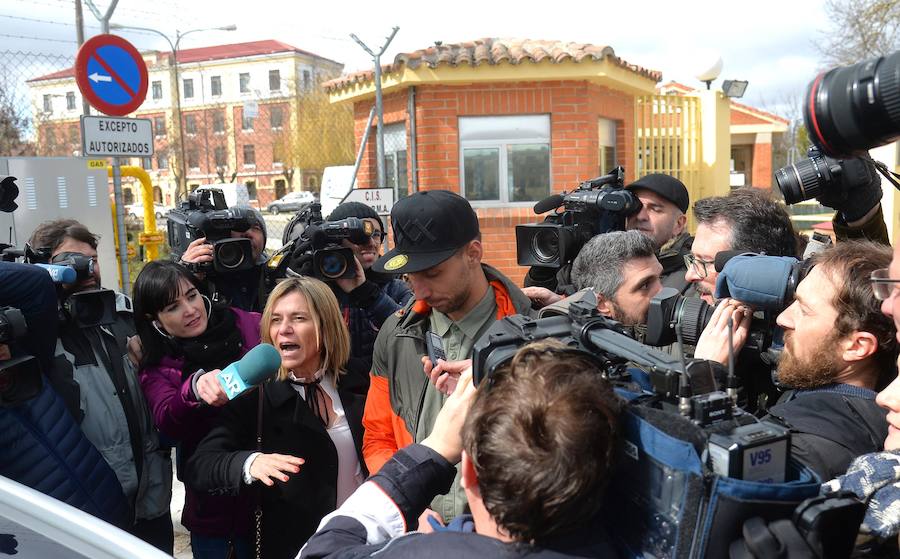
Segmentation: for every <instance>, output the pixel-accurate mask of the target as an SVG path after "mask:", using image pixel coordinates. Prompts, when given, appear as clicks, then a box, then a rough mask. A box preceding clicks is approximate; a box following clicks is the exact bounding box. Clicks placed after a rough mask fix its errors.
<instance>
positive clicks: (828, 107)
mask: <svg viewBox="0 0 900 559" xmlns="http://www.w3.org/2000/svg"><path fill="white" fill-rule="evenodd" d="M803 105H804V106H803V116H804V120H805V122H806V128H807V130H808V131H809V137H810V138H811V139H812V141H813V142H814V143H815V144H816V145H817V146H819V147H820V148H821V149H822V151H823V152H825V153H826V154H827V155H830V156H832V157H852V156H861V155H863V154H864V153H865V152H866V151H867V150H869V149H870V148H873V147H877V146H881V145H884V144H887V143H889V142H891V141H892V140H894V139H896V138H897V137H900V51H897V52H895V53H893V54H890V55H888V56H883V57H881V58H873V59H871V60H864V61H862V62H859V63H857V64H853V65H852V66H845V67H842V68H835V69H833V70H830V71H828V72H824V73H822V74H819V75H818V76H817V77H816V79H815V80H813V82H812V83H811V84H810V85H809V87H808V88H807V90H806V97H805V98H804V104H803Z"/></svg>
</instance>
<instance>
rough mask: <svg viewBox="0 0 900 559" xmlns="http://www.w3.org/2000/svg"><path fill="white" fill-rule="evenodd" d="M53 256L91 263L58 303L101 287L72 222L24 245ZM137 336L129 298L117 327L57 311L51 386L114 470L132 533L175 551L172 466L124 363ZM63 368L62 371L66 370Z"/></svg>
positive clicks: (89, 251)
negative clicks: (131, 515) (130, 511)
mask: <svg viewBox="0 0 900 559" xmlns="http://www.w3.org/2000/svg"><path fill="white" fill-rule="evenodd" d="M29 243H30V245H31V246H32V247H35V248H37V249H39V250H44V251H46V252H48V253H49V254H50V262H51V263H52V262H54V261H56V262H58V261H60V258H68V257H72V256H77V257H84V258H86V259H90V261H91V262H92V266H91V267H90V268H89V271H91V272H92V273H90V275H89V276H88V277H86V278H85V279H83V280H81V281H79V282H78V283H75V284H71V285H67V284H63V286H62V287H61V288H60V289H59V290H58V293H59V298H60V305H61V306H62V307H63V308H64V307H65V303H66V300H67V299H68V298H70V297H71V296H72V295H74V294H76V293H79V292H84V291H86V290H94V289H99V288H100V266H99V263H98V261H97V237H96V235H94V234H93V233H91V232H90V231H89V230H88V229H87V228H86V227H85V226H84V225H82V224H81V223H79V222H77V221H75V220H73V219H59V220H55V221H48V222H44V223H42V224H40V225H39V226H38V227H37V229H35V231H34V233H32V236H31V239H30V241H29ZM134 335H135V328H134V321H133V318H132V307H131V300H130V299H128V298H127V297H126V296H125V295H123V294H121V293H116V294H115V313H114V322H113V323H111V324H105V325H100V326H83V325H82V324H81V323H80V322H79V321H78V319H77V318H76V317H75V316H73V315H71V314H70V313H69V312H67V311H63V312H62V320H61V322H60V326H59V339H58V341H57V345H56V367H54V374H53V376H52V377H51V379H50V380H51V383H52V384H53V386H54V388H55V389H56V391H57V392H59V393H60V394H61V395H62V396H63V399H64V400H66V401H67V402H69V403H70V406H72V405H73V406H74V407H73V408H72V409H71V411H72V413H73V415H74V416H75V418H76V420H77V421H78V423H79V424H80V426H81V429H82V431H84V434H85V436H87V438H88V439H89V440H90V441H91V442H92V443H93V444H94V446H96V447H97V449H98V450H99V451H100V453H101V454H102V455H103V457H104V458H105V459H106V461H107V462H108V463H109V465H110V467H112V469H113V470H114V471H115V473H116V476H117V477H118V478H119V482H120V483H121V485H122V489H123V491H124V492H125V495H126V497H127V498H128V500H129V504H130V505H131V506H132V508H133V510H134V519H135V523H134V525H133V526H131V527H130V528H129V531H131V532H132V533H133V534H134V535H136V536H138V537H139V538H141V539H143V540H145V541H146V542H148V543H150V544H152V545H154V546H156V547H158V548H159V549H161V550H163V551H166V552H168V553H172V550H173V537H174V536H173V531H172V518H171V513H170V510H169V503H170V501H171V497H172V486H171V483H172V464H171V460H170V458H169V456H168V454H167V453H166V452H165V451H163V450H162V449H160V444H159V437H158V434H157V432H156V430H155V429H154V427H153V423H152V421H151V419H150V414H149V410H148V407H147V403H146V401H145V400H144V395H143V392H142V391H141V387H140V384H139V382H138V377H137V369H136V364H135V363H134V362H132V361H131V359H129V358H128V356H127V353H128V350H127V347H128V341H129V338H130V337H132V336H134ZM66 364H67V365H68V367H66V366H65V365H66Z"/></svg>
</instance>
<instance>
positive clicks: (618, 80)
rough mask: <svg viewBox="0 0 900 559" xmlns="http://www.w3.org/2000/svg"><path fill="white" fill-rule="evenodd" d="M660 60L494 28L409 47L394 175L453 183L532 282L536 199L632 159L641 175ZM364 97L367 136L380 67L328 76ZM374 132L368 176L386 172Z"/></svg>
mask: <svg viewBox="0 0 900 559" xmlns="http://www.w3.org/2000/svg"><path fill="white" fill-rule="evenodd" d="M660 79H661V75H660V73H659V72H656V71H652V70H647V69H645V68H641V67H639V66H635V65H632V64H629V63H627V62H625V61H624V60H622V59H620V58H618V57H617V56H616V55H615V53H614V52H613V49H612V48H610V47H608V46H595V45H587V44H577V43H561V42H553V41H533V40H508V39H483V40H478V41H473V42H470V43H462V44H453V45H443V44H436V45H435V46H433V47H429V48H427V49H423V50H418V51H415V52H412V53H406V54H400V55H398V56H397V57H396V58H395V60H394V62H393V64H391V65H389V66H386V67H385V69H384V74H383V85H382V90H383V95H384V124H385V130H386V138H387V137H388V136H389V135H391V134H393V135H395V136H402V137H403V139H404V142H389V141H388V140H387V139H386V140H385V144H386V148H385V158H386V160H387V161H386V163H388V164H391V163H393V164H394V165H396V163H397V162H398V161H400V160H401V157H398V154H399V153H401V152H402V157H403V158H404V159H405V165H403V171H404V172H403V173H400V172H396V173H394V174H391V173H390V171H389V172H388V173H387V176H388V177H389V178H390V179H391V180H390V181H388V186H395V185H396V186H397V187H398V190H399V191H400V192H401V195H402V194H403V193H405V192H409V191H415V190H431V189H448V190H453V191H455V192H459V193H460V194H462V195H463V196H465V197H466V198H467V199H468V200H469V201H470V202H471V203H472V206H473V207H474V208H475V210H476V212H477V213H478V217H479V220H480V222H481V230H482V236H483V240H484V243H485V249H486V257H485V261H486V262H487V263H489V264H492V265H494V266H496V267H498V268H499V269H500V270H501V271H503V272H504V273H505V274H507V275H508V276H510V277H511V278H512V279H513V280H514V281H516V282H519V283H521V281H522V279H523V277H524V274H525V272H526V270H525V268H522V267H519V266H517V264H516V246H515V231H514V227H515V225H517V224H521V223H531V222H536V221H540V220H541V219H542V216H536V215H535V214H534V212H533V209H532V208H533V206H534V203H535V202H536V201H539V200H541V199H543V198H545V197H546V196H548V195H549V194H550V193H552V192H559V191H562V190H570V189H572V188H574V187H576V186H577V185H578V184H579V183H580V182H581V181H583V180H585V179H588V178H592V177H595V176H598V175H601V174H604V173H605V172H607V171H609V170H610V169H612V167H614V166H615V165H616V164H621V165H624V167H625V169H626V175H627V179H628V180H631V179H633V178H634V169H635V162H634V158H635V155H634V151H635V150H634V136H635V131H634V100H635V98H636V97H637V96H643V95H652V94H654V93H655V87H656V84H657V82H659V81H660ZM325 88H326V90H327V91H328V92H329V94H330V96H331V99H332V101H333V102H352V103H353V106H354V117H355V121H356V127H355V134H356V138H357V145H359V143H360V140H361V138H362V137H363V135H364V134H365V133H366V132H367V130H366V129H365V127H366V121H367V118H368V115H369V111H370V109H371V107H372V104H373V102H374V80H373V72H360V73H356V74H352V75H349V76H345V77H342V78H340V79H337V80H333V81H331V82H327V83H326V84H325ZM375 167H376V155H375V147H374V142H369V144H368V145H367V151H366V153H365V155H364V158H363V161H362V165H361V168H360V174H359V177H358V181H359V182H358V184H359V186H360V187H371V186H374V184H375Z"/></svg>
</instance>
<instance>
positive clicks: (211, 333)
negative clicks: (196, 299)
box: [175, 306, 244, 377]
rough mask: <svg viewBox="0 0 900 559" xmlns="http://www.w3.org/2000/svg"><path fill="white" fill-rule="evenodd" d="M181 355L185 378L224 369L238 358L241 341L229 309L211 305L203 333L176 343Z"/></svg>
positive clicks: (239, 332) (232, 314)
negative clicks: (201, 372)
mask: <svg viewBox="0 0 900 559" xmlns="http://www.w3.org/2000/svg"><path fill="white" fill-rule="evenodd" d="M175 343H176V344H177V345H178V346H179V350H180V352H181V354H182V355H183V356H184V359H185V362H184V368H183V369H182V372H183V374H184V376H185V377H187V376H188V375H191V374H193V373H195V372H197V370H199V369H203V370H204V371H212V370H213V369H223V368H225V367H226V366H227V365H229V364H231V363H233V362H235V361H237V360H238V358H239V357H240V355H241V348H242V347H243V345H244V340H243V338H242V336H241V331H240V330H238V328H237V326H236V321H235V317H234V313H233V312H231V309H229V308H228V307H222V306H213V308H212V313H211V314H210V316H209V322H208V324H207V325H206V331H205V332H203V333H202V334H200V335H199V336H197V337H195V338H190V339H187V340H177V341H176V342H175Z"/></svg>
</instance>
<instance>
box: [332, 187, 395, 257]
mask: <svg viewBox="0 0 900 559" xmlns="http://www.w3.org/2000/svg"><path fill="white" fill-rule="evenodd" d="M344 202H362V203H363V204H365V205H367V206H369V207H370V208H372V209H373V210H375V213H377V214H378V215H380V216H383V217H385V219H384V222H385V224H387V219H386V218H387V217H388V216H390V215H391V208H393V207H394V189H393V188H354V189H351V190H350V192H348V193H347V195H346V196H344V199H343V200H341V204H343V203H344ZM384 248H385V250H387V249H389V248H390V247H389V246H388V245H387V235H385V236H384Z"/></svg>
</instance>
